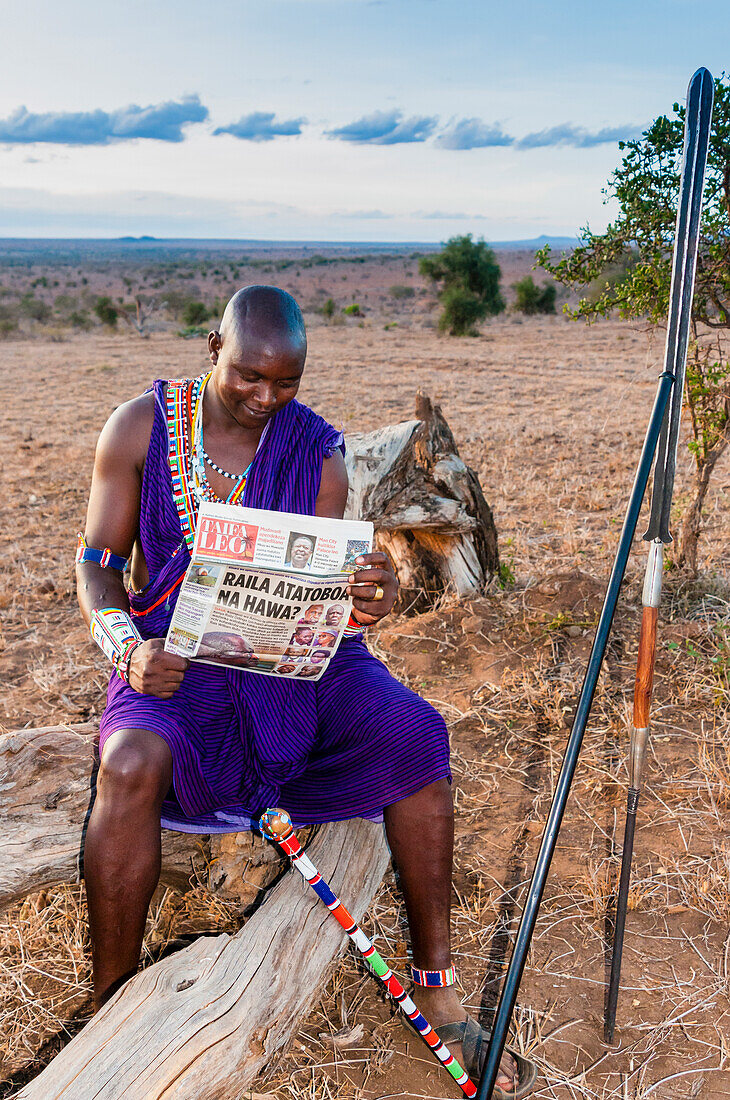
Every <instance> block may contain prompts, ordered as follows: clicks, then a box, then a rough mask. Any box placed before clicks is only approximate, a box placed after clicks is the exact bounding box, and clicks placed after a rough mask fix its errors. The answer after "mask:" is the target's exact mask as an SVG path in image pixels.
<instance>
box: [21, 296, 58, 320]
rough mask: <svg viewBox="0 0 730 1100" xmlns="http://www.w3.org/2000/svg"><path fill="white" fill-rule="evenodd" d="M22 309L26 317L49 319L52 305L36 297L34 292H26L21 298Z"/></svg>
mask: <svg viewBox="0 0 730 1100" xmlns="http://www.w3.org/2000/svg"><path fill="white" fill-rule="evenodd" d="M20 310H21V312H22V313H24V314H25V316H26V317H30V318H31V319H32V320H33V321H41V322H43V321H47V320H48V318H49V317H50V316H51V307H50V306H49V305H48V303H47V302H42V301H41V300H40V298H34V297H33V295H32V294H24V295H23V297H22V298H21V299H20Z"/></svg>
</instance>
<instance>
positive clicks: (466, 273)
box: [418, 233, 505, 336]
mask: <svg viewBox="0 0 730 1100" xmlns="http://www.w3.org/2000/svg"><path fill="white" fill-rule="evenodd" d="M418 267H419V270H420V272H421V274H422V275H425V276H427V278H429V279H431V280H433V282H435V283H441V289H440V291H439V298H440V300H441V304H442V305H443V307H444V312H443V314H442V315H441V317H440V318H439V328H440V329H441V331H442V332H444V331H445V332H449V333H451V335H452V336H464V335H467V334H471V333H473V332H474V325H475V324H476V322H477V321H481V320H483V319H484V318H485V317H487V316H490V315H492V316H493V315H495V314H497V313H501V312H502V310H503V309H504V308H505V302H504V298H503V297H502V295H501V293H500V289H499V281H500V278H501V275H502V273H501V271H500V268H499V264H498V263H497V261H496V259H495V256H494V253H493V252H492V250H491V248H489V247H488V246H487V244H486V243H485V242H484V241H483V240H479V241H476V242H475V241H473V240H472V237H471V233H467V234H466V235H465V236H462V237H452V238H451V239H450V240H448V241H447V242H446V244H445V246H444V248H443V249H442V251H441V252H438V253H437V254H436V255H435V256H423V257H422V258H421V260H420V261H419V265H418Z"/></svg>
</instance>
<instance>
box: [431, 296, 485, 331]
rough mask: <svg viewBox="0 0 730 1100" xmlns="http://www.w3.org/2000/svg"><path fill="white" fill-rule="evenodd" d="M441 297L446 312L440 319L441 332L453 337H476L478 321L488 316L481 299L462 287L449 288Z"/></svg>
mask: <svg viewBox="0 0 730 1100" xmlns="http://www.w3.org/2000/svg"><path fill="white" fill-rule="evenodd" d="M440 297H441V305H442V306H443V307H444V311H443V313H442V314H441V316H440V317H439V331H440V332H448V333H450V334H451V336H476V335H477V330H476V328H475V325H476V323H477V321H483V320H484V318H485V317H486V315H487V310H486V307H485V305H484V302H483V301H482V300H481V298H480V297H479V296H478V295H477V294H475V293H474V292H473V291H471V290H466V288H465V287H462V286H450V287H447V288H446V290H444V291H443V293H442V294H441V295H440Z"/></svg>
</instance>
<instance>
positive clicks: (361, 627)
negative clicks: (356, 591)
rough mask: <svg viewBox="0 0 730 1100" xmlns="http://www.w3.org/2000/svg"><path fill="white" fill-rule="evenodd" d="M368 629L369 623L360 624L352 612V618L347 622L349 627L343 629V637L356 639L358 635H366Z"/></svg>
mask: <svg viewBox="0 0 730 1100" xmlns="http://www.w3.org/2000/svg"><path fill="white" fill-rule="evenodd" d="M367 627H368V624H367V623H359V622H358V621H357V619H356V618H354V617H353V614H352V612H350V618H349V619H348V620H347V625H346V626H344V627H343V629H342V637H343V638H354V637H355V635H356V634H364V633H365V631H366V630H367Z"/></svg>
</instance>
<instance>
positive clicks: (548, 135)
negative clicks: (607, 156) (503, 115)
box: [517, 122, 641, 149]
mask: <svg viewBox="0 0 730 1100" xmlns="http://www.w3.org/2000/svg"><path fill="white" fill-rule="evenodd" d="M640 134H641V129H640V127H637V126H604V127H603V129H602V130H595V131H590V130H585V129H584V128H583V127H582V126H574V125H573V123H572V122H563V123H561V124H560V125H559V126H551V127H550V129H549V130H538V131H536V132H535V133H533V134H526V135H525V137H523V138H520V140H519V141H518V142H517V148H518V149H541V148H544V147H545V146H546V145H574V146H576V147H577V148H579V149H587V148H589V147H590V146H592V145H607V144H609V143H610V142H616V141H630V140H631V138H635V137H638V136H639V135H640Z"/></svg>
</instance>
